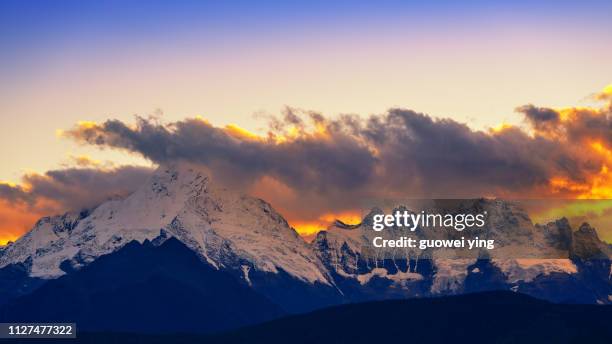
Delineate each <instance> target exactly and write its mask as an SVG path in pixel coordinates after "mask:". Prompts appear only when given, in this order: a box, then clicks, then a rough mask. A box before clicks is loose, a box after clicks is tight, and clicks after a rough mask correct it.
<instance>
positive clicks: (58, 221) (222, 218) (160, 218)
mask: <svg viewBox="0 0 612 344" xmlns="http://www.w3.org/2000/svg"><path fill="white" fill-rule="evenodd" d="M85 215H86V216H84V217H83V216H81V215H80V214H65V215H62V216H55V217H50V218H43V219H41V220H40V221H39V222H38V223H37V225H36V226H35V227H34V228H33V229H32V230H31V231H30V232H29V233H27V234H26V235H25V236H23V237H22V238H21V239H19V240H18V241H17V242H16V243H14V244H12V245H11V246H8V247H6V249H5V250H3V252H2V255H1V256H0V267H3V266H6V265H9V264H13V263H19V262H23V261H25V260H26V259H28V258H31V259H32V261H33V264H32V267H31V272H30V273H31V275H32V276H36V277H44V278H54V277H57V276H60V275H62V274H64V272H63V271H62V268H61V266H65V263H64V262H65V261H68V262H69V263H70V266H72V267H73V268H77V269H78V268H80V267H81V266H83V265H87V264H88V263H90V262H92V261H93V260H95V259H97V257H99V256H101V255H104V254H108V253H112V252H114V251H116V250H117V249H119V248H121V247H123V246H124V245H125V244H127V243H128V242H131V241H137V242H140V243H143V242H144V241H145V240H149V241H154V240H155V239H156V238H158V237H159V236H160V233H164V234H165V235H166V236H168V237H175V238H177V239H178V240H180V241H182V242H183V243H184V244H185V245H187V246H188V247H189V248H191V249H192V250H194V251H195V252H196V253H197V254H198V255H199V256H200V257H201V258H202V260H204V261H206V262H207V263H209V264H210V265H212V266H213V267H215V268H217V269H229V268H231V269H238V270H240V271H242V273H243V275H244V276H243V278H244V279H245V280H249V275H248V274H249V272H250V271H252V270H256V271H262V272H269V273H278V272H279V271H283V272H285V273H287V274H289V275H290V276H292V277H294V278H297V279H299V280H303V281H307V282H310V283H314V282H321V283H325V284H330V282H329V278H328V276H327V275H326V273H325V272H324V269H322V268H321V266H322V264H321V263H320V261H319V260H318V258H317V257H316V255H315V254H314V253H313V252H312V251H311V250H310V249H309V247H308V244H307V243H306V242H305V241H304V240H303V239H302V238H301V237H300V236H299V235H298V234H297V233H296V232H295V231H294V230H293V229H291V227H290V226H289V225H288V223H287V221H286V220H285V219H284V218H283V217H282V216H281V215H280V214H278V213H277V212H276V211H275V210H274V209H273V208H272V206H271V205H270V204H268V203H266V202H265V201H263V200H260V199H257V198H253V197H250V196H247V195H244V194H240V193H238V192H233V191H229V190H226V189H223V188H218V187H216V186H214V185H213V183H212V182H211V181H210V178H209V177H208V175H207V174H206V172H205V170H204V169H203V168H201V167H199V166H197V165H193V164H189V163H184V162H176V163H170V164H167V165H162V166H160V167H159V168H158V169H157V170H156V171H155V172H154V173H153V175H152V176H151V177H150V178H149V180H147V181H146V182H145V183H144V184H143V185H142V186H141V187H140V188H139V189H138V190H136V191H135V192H134V193H132V194H131V195H129V196H128V197H126V198H125V199H120V200H111V201H107V202H104V203H103V204H101V205H100V206H98V207H97V208H96V209H94V210H93V211H92V212H91V213H87V214H85ZM157 241H160V240H157ZM63 263H64V265H62V264H63Z"/></svg>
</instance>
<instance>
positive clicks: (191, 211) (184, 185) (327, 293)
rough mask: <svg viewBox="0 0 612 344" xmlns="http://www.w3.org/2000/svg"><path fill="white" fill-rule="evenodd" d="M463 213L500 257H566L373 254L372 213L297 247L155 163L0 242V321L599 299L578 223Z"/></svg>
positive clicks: (220, 322) (603, 290) (265, 211)
mask: <svg viewBox="0 0 612 344" xmlns="http://www.w3.org/2000/svg"><path fill="white" fill-rule="evenodd" d="M469 206H472V207H483V208H486V209H487V210H488V211H489V212H493V213H495V214H497V216H496V217H495V219H496V221H494V222H493V223H491V224H490V227H489V228H488V229H487V230H488V233H489V235H490V237H492V238H495V239H496V240H500V241H502V242H503V241H504V240H505V241H506V244H507V247H508V250H510V249H526V250H528V249H531V250H536V251H550V252H556V253H559V252H564V253H565V254H566V257H567V258H565V259H563V258H556V259H539V260H538V259H512V257H511V256H507V257H508V258H507V259H498V258H495V257H492V258H491V259H486V257H481V259H476V258H474V259H451V258H447V257H443V256H437V255H436V253H435V252H433V253H431V252H428V253H427V254H425V253H423V254H415V253H414V252H407V251H404V252H396V254H394V255H393V256H381V257H376V256H373V255H371V254H370V253H368V252H367V250H364V247H366V246H367V244H368V242H369V241H370V239H371V236H372V235H374V232H373V231H372V230H371V218H370V216H371V215H372V214H373V213H375V212H376V211H378V210H376V209H374V210H373V211H372V213H371V214H369V215H368V216H366V218H365V219H364V220H363V222H362V223H361V224H359V225H353V226H349V225H346V224H343V223H341V222H337V223H336V224H335V225H333V226H331V227H330V228H328V230H327V231H324V232H321V233H319V235H317V237H316V238H315V240H314V241H313V242H312V243H307V242H305V241H304V240H303V239H302V238H301V237H300V236H299V235H298V234H297V233H296V232H295V230H293V229H292V228H291V227H290V226H289V224H288V223H287V221H285V219H284V218H283V217H282V215H280V214H279V213H277V212H276V211H275V210H274V209H273V208H272V206H271V205H270V204H268V203H266V202H265V201H263V200H260V199H256V198H253V197H250V196H246V195H243V194H240V193H236V192H233V191H230V190H226V189H223V188H218V187H216V186H215V185H214V183H212V182H211V181H210V179H209V178H208V177H207V176H206V174H205V173H204V172H203V171H201V170H200V169H199V168H198V167H197V166H195V165H191V164H187V163H174V164H167V165H163V166H161V167H159V169H158V170H157V171H156V172H155V174H154V175H153V176H152V177H151V178H150V179H149V180H148V181H146V182H145V183H144V184H143V185H142V186H141V187H140V188H139V189H138V190H137V191H136V192H135V193H133V194H132V195H130V196H129V197H127V198H125V199H114V200H110V201H107V202H105V203H103V204H101V205H100V206H98V207H96V208H95V209H92V210H89V211H82V212H80V213H68V214H64V215H61V216H53V217H46V218H43V219H41V220H40V221H38V223H37V224H36V225H35V226H34V228H33V229H32V230H31V231H30V232H29V233H27V234H26V235H24V236H23V237H22V238H20V239H19V240H18V241H16V242H15V243H12V244H10V245H8V246H6V247H3V248H2V249H1V251H0V276H1V277H2V278H0V305H2V306H0V307H1V308H0V320H3V321H34V320H38V321H43V320H45V321H50V320H57V321H60V320H71V321H74V320H79V323H80V324H82V326H83V327H84V328H85V329H89V330H115V331H139V332H167V331H192V332H214V331H218V330H222V329H229V328H234V327H238V326H243V325H248V324H252V323H257V322H261V321H265V320H269V319H274V318H277V317H280V316H283V315H286V314H292V313H300V312H306V311H310V310H314V309H318V308H322V307H326V306H330V305H336V304H343V303H353V302H360V301H367V300H380V299H395V298H410V297H423V296H437V295H452V294H462V293H467V292H476V291H485V290H512V291H515V292H520V293H525V294H529V295H533V296H536V297H538V298H543V299H546V300H550V301H555V302H564V303H594V304H610V303H612V283H611V274H610V272H611V270H610V258H609V252H608V250H609V248H608V246H607V245H605V244H604V243H602V242H601V241H600V240H599V238H598V237H597V233H596V231H595V230H594V229H593V228H591V227H590V226H589V225H588V224H584V225H583V226H581V227H580V228H578V229H577V230H574V229H572V228H571V227H570V225H569V223H568V222H567V220H564V219H560V220H558V221H556V222H553V223H549V224H546V225H542V226H541V225H534V224H533V223H532V222H531V220H530V219H529V217H528V215H527V214H526V213H525V212H524V211H522V210H521V209H519V208H517V207H516V206H514V205H512V204H510V203H506V202H502V201H494V200H474V201H473V202H472V203H471V204H469ZM515 257H517V258H521V257H524V256H518V255H517V256H515ZM66 305H72V306H70V307H66ZM117 314H121V316H117ZM138 314H147V316H145V317H141V318H139V316H138ZM180 314H182V315H180ZM212 314H216V316H214V317H213V316H210V315H212ZM111 315H112V316H111ZM172 315H177V316H172ZM203 319H205V320H203ZM128 320H129V321H128ZM203 322H205V323H206V325H202V324H203Z"/></svg>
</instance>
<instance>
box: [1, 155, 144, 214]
mask: <svg viewBox="0 0 612 344" xmlns="http://www.w3.org/2000/svg"><path fill="white" fill-rule="evenodd" d="M150 174H151V169H149V168H144V167H135V166H121V167H117V168H111V169H98V168H66V169H58V170H51V171H47V172H46V173H45V174H36V173H31V174H26V175H24V176H23V177H22V183H21V184H20V185H12V184H7V183H0V201H4V202H6V203H7V204H9V205H11V206H13V207H24V206H26V207H27V209H29V211H34V212H36V213H41V212H45V211H47V212H50V213H54V212H61V211H67V210H80V209H83V208H88V207H93V206H96V205H98V204H100V203H101V202H103V201H105V200H107V199H109V198H112V197H122V196H126V195H128V194H129V193H131V192H133V191H134V190H135V188H136V187H137V186H138V185H140V184H141V183H142V180H143V178H146V177H147V176H149V175H150ZM47 215H49V213H47Z"/></svg>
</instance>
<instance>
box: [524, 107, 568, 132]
mask: <svg viewBox="0 0 612 344" xmlns="http://www.w3.org/2000/svg"><path fill="white" fill-rule="evenodd" d="M516 111H517V112H520V113H523V114H524V115H525V119H526V120H527V121H528V122H529V123H530V124H531V125H532V126H533V127H534V128H535V129H537V130H550V129H551V127H553V126H556V125H557V124H558V123H559V119H560V117H559V113H558V112H557V111H555V110H553V109H549V108H543V107H536V106H533V105H531V104H528V105H523V106H521V107H518V108H516Z"/></svg>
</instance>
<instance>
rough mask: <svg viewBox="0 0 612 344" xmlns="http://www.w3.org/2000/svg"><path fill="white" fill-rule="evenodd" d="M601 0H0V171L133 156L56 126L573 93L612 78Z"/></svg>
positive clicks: (465, 108)
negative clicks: (83, 142) (85, 142)
mask: <svg viewBox="0 0 612 344" xmlns="http://www.w3.org/2000/svg"><path fill="white" fill-rule="evenodd" d="M611 10H612V3H610V2H609V1H601V2H593V1H580V2H573V3H570V2H564V1H546V2H537V4H536V3H534V2H533V1H512V2H510V3H493V2H490V1H487V2H484V1H483V2H480V1H468V2H463V3H462V4H459V3H458V2H453V1H433V2H426V3H425V2H410V1H397V2H395V1H378V2H375V3H373V2H369V3H368V2H359V1H343V2H331V1H309V2H308V3H307V4H293V3H292V4H287V3H286V2H267V1H258V2H247V1H244V2H242V1H241V2H235V1H232V2H218V1H214V2H213V1H210V2H206V1H173V2H168V1H142V2H141V1H103V2H102V1H96V2H94V1H60V2H57V1H35V2H26V1H6V0H4V1H2V2H1V3H0V80H1V81H0V116H2V117H1V123H2V126H1V127H0V150H1V151H0V154H1V155H2V164H1V165H0V180H4V181H12V182H18V181H19V179H20V177H21V175H22V173H23V172H24V171H36V172H44V171H46V170H48V169H51V168H57V167H58V166H59V165H60V164H62V163H63V162H65V161H66V159H68V156H69V155H81V154H88V155H90V156H92V157H94V158H96V159H99V160H112V161H114V162H118V163H138V164H147V162H146V161H145V160H143V159H141V158H138V157H136V156H129V155H125V154H120V153H117V152H111V151H108V150H107V151H103V152H100V151H98V150H96V149H94V148H90V147H80V146H78V145H76V144H75V143H73V142H71V141H69V140H63V139H60V138H58V137H57V136H56V135H55V131H56V130H57V129H66V128H69V127H71V126H73V125H74V124H75V123H76V122H77V121H80V120H93V121H103V120H105V119H108V118H117V119H121V120H125V121H130V120H131V119H132V116H133V115H134V114H141V115H146V114H154V113H159V112H160V111H161V112H163V118H164V119H165V120H168V121H173V120H178V119H182V118H185V117H187V116H195V115H201V116H203V117H205V118H207V119H209V120H210V121H211V122H212V123H214V124H217V125H225V124H228V123H237V124H239V125H240V126H242V127H245V128H247V129H250V130H254V131H257V130H258V129H260V127H259V125H260V123H261V122H260V121H259V122H258V120H257V119H256V118H254V116H253V114H254V113H262V112H263V113H272V114H277V113H278V112H279V111H280V110H281V109H282V108H283V107H284V106H285V105H288V106H292V107H298V108H302V109H312V110H317V111H321V112H322V113H324V114H326V115H328V116H332V117H333V116H336V115H338V114H339V113H357V114H361V115H368V114H371V113H382V112H384V111H385V110H386V109H388V108H390V107H394V106H398V107H404V108H409V109H414V110H417V111H422V112H425V113H428V114H430V115H433V116H439V117H450V118H453V119H456V120H458V121H460V122H463V123H468V124H469V125H470V126H471V127H473V128H477V129H481V128H487V127H493V126H496V125H499V124H500V123H502V122H507V123H512V124H520V122H521V117H520V116H517V115H516V114H515V113H514V108H515V107H516V106H519V105H522V104H527V103H535V104H546V105H547V106H552V107H561V106H567V105H570V104H571V105H574V104H581V102H586V100H584V98H585V96H588V95H589V94H591V93H592V92H594V91H597V90H600V89H601V88H602V87H603V86H605V85H606V84H608V83H610V79H611V76H612V63H610V61H612V35H610V32H612V23H611V21H610V20H609V19H610V18H609V13H611V12H610V11H611Z"/></svg>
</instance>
